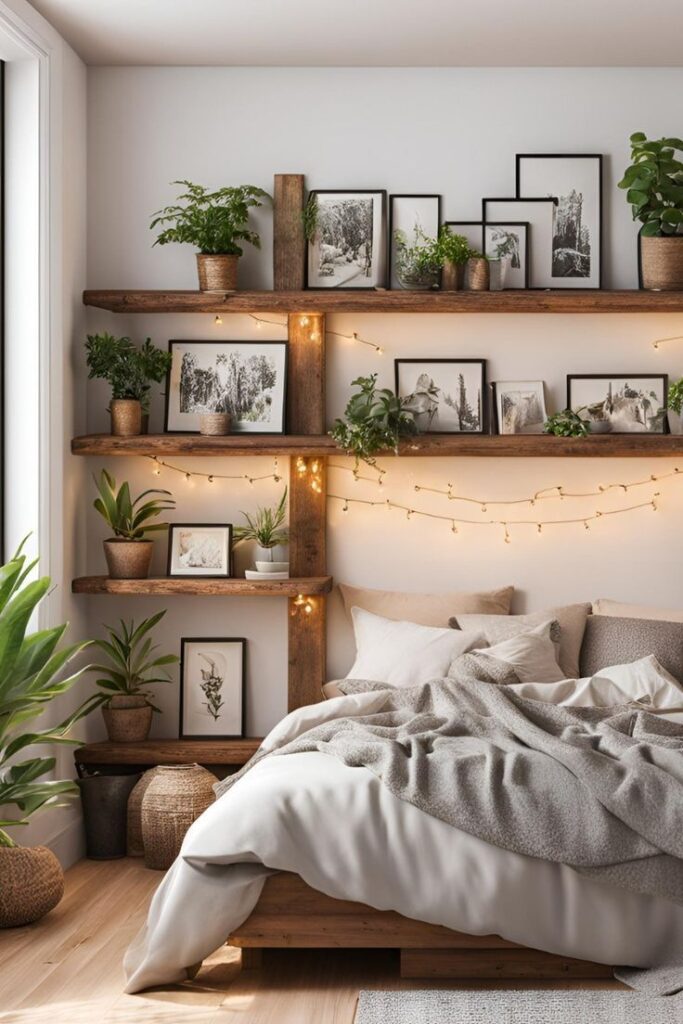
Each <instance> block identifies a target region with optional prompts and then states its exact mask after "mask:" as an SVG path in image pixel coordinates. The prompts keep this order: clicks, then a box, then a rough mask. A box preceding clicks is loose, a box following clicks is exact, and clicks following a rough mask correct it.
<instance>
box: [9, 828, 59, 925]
mask: <svg viewBox="0 0 683 1024" xmlns="http://www.w3.org/2000/svg"><path fill="white" fill-rule="evenodd" d="M63 895H64V872H63V871H62V866H61V864H60V863H59V861H58V860H57V858H56V857H55V855H54V853H53V852H52V850H48V849H47V847H46V846H26V847H25V846H12V847H9V848H8V847H5V846H0V928H18V927H20V926H21V925H24V924H31V922H32V921H38V920H40V918H41V917H44V916H45V914H47V913H48V911H50V910H52V909H53V907H56V906H57V904H58V903H59V901H60V900H61V898H62V896H63Z"/></svg>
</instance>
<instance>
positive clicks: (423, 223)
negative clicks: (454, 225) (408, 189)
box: [389, 194, 441, 288]
mask: <svg viewBox="0 0 683 1024" xmlns="http://www.w3.org/2000/svg"><path fill="white" fill-rule="evenodd" d="M440 226H441V196H440V195H424V194H422V195H392V196H389V287H390V288H415V287H418V288H419V287H424V285H423V284H422V283H421V281H420V274H419V267H416V266H415V265H414V261H411V260H410V259H409V258H406V254H409V253H411V251H412V250H413V249H414V248H415V246H420V245H424V243H425V240H427V239H430V240H431V239H434V238H436V237H437V235H438V234H439V228H440ZM432 276H434V275H433V274H432Z"/></svg>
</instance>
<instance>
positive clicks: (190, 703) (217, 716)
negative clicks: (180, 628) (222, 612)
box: [180, 636, 247, 740]
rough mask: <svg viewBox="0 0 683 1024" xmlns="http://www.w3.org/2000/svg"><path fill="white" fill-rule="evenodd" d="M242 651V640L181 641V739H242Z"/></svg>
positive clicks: (243, 645) (244, 674)
mask: <svg viewBox="0 0 683 1024" xmlns="http://www.w3.org/2000/svg"><path fill="white" fill-rule="evenodd" d="M246 651H247V641H246V640H245V639H244V638H243V637H236V638H235V637H203V636H197V637H183V638H182V639H181V641H180V739H181V740H212V739H237V738H238V737H240V736H244V729H245V711H246V707H245V690H246V660H247V658H246Z"/></svg>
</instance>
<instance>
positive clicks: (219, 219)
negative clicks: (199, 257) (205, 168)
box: [150, 181, 270, 256]
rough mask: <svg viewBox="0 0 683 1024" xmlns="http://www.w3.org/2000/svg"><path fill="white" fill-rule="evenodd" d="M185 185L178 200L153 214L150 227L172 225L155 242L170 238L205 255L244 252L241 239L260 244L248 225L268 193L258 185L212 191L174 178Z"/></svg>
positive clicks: (169, 239)
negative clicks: (240, 243)
mask: <svg viewBox="0 0 683 1024" xmlns="http://www.w3.org/2000/svg"><path fill="white" fill-rule="evenodd" d="M172 184H173V185H184V186H185V191H184V192H181V194H180V195H179V196H178V202H177V203H176V204H174V205H171V206H165V207H164V208H163V210H158V211H157V212H156V213H155V214H153V215H152V223H151V224H150V228H151V229H152V230H153V229H154V228H156V227H158V226H159V225H169V226H168V227H165V228H164V230H163V231H162V232H161V233H160V234H159V235H158V236H157V239H156V241H155V243H154V244H155V245H168V244H169V242H179V243H181V244H183V243H188V244H189V245H194V246H196V248H197V249H199V251H200V253H204V254H205V255H214V256H217V255H221V256H241V255H242V248H241V246H240V245H239V244H238V243H239V242H249V243H250V244H251V245H254V246H256V248H257V249H260V248H261V240H260V238H259V236H258V235H257V234H256V232H255V231H251V230H250V228H249V211H250V209H252V208H253V207H255V206H263V202H262V200H264V199H268V200H269V199H270V196H269V194H268V193H267V192H266V191H264V189H262V188H257V186H256V185H239V186H237V187H231V186H228V187H225V188H219V189H216V190H215V191H213V192H210V191H209V190H208V189H206V188H204V186H203V185H194V184H193V183H192V182H191V181H174V182H172Z"/></svg>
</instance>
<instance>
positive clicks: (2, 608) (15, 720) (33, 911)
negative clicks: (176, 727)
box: [0, 548, 94, 928]
mask: <svg viewBox="0 0 683 1024" xmlns="http://www.w3.org/2000/svg"><path fill="white" fill-rule="evenodd" d="M35 565H36V562H31V563H30V564H26V557H25V555H23V554H21V548H20V549H19V551H18V552H17V554H16V555H15V556H14V557H13V558H12V559H11V561H9V562H8V563H7V564H6V565H3V566H2V567H0V807H2V808H3V810H4V814H3V819H2V820H0V927H2V928H10V927H15V926H20V925H25V924H30V923H31V922H32V921H37V920H38V919H39V918H41V917H43V915H44V914H47V912H48V911H49V910H52V908H53V907H55V906H56V905H57V904H58V903H59V901H60V899H61V898H62V895H63V892H64V875H63V872H62V869H61V866H60V864H59V861H58V860H57V858H56V857H55V855H54V853H52V851H51V850H49V849H47V847H45V846H34V847H22V846H18V845H17V844H16V843H15V841H14V839H13V838H12V837H11V835H10V831H11V830H13V829H14V828H15V827H17V828H21V826H25V825H27V824H28V823H29V819H30V817H31V815H33V814H35V812H36V811H38V810H40V809H41V808H48V807H59V806H61V805H62V804H63V803H64V801H65V799H66V798H67V797H70V796H72V795H74V794H76V793H78V789H77V787H76V784H75V783H74V782H70V781H60V780H54V779H46V778H45V776H46V775H48V774H49V773H51V772H52V771H53V769H54V767H55V763H56V762H55V758H54V757H37V756H35V754H33V755H32V756H31V757H29V758H27V759H22V752H24V751H27V750H28V748H31V749H32V750H33V748H35V747H40V746H42V745H44V744H50V745H54V744H56V743H75V742H76V741H75V740H71V739H68V738H67V737H68V733H69V731H70V729H71V727H72V725H73V724H74V722H76V721H77V720H78V719H79V718H82V717H83V715H86V714H87V713H88V711H90V710H91V709H92V707H93V706H94V704H93V701H92V699H91V700H89V701H86V702H85V703H84V704H82V705H81V706H80V707H79V708H78V709H77V710H76V711H74V712H72V713H71V714H70V715H68V716H67V717H66V718H65V719H64V720H63V721H62V722H60V724H59V725H54V726H52V727H51V728H48V729H42V730H41V729H37V728H36V726H35V725H34V724H33V723H34V720H35V719H36V718H38V717H39V716H40V715H41V714H42V713H43V711H45V709H46V707H47V705H48V704H50V703H51V702H52V701H53V700H54V698H55V697H59V696H60V695H61V694H64V693H66V692H67V691H68V690H70V689H71V687H72V686H73V685H74V683H75V682H76V680H77V679H78V678H79V677H80V676H81V674H82V673H83V672H84V671H85V668H82V669H80V670H79V671H77V672H74V673H72V674H71V675H67V676H66V677H65V678H62V675H63V672H64V669H65V668H66V666H67V665H68V664H69V662H70V661H71V660H72V658H74V657H75V656H76V655H77V654H79V653H80V652H81V651H82V650H83V649H84V648H85V647H87V646H88V641H86V642H81V643H76V644H71V645H70V646H66V647H62V646H61V641H62V639H63V637H64V634H65V633H66V631H67V629H68V624H64V625H61V626H53V627H52V628H50V629H43V630H39V631H38V632H37V633H29V634H28V635H27V633H26V629H27V627H28V625H29V622H30V621H31V618H32V616H33V614H34V612H35V610H36V609H37V607H38V605H39V604H40V602H41V601H42V600H43V598H44V597H45V595H46V594H47V593H48V591H49V590H50V579H49V577H47V576H44V577H42V578H41V579H38V580H34V581H33V582H31V583H26V579H27V576H28V574H30V572H31V570H32V569H33V568H34V566H35ZM11 807H16V808H17V810H18V812H19V813H18V816H17V817H16V818H12V817H9V816H8V815H9V813H10V812H9V808H11ZM8 830H10V831H8Z"/></svg>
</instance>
